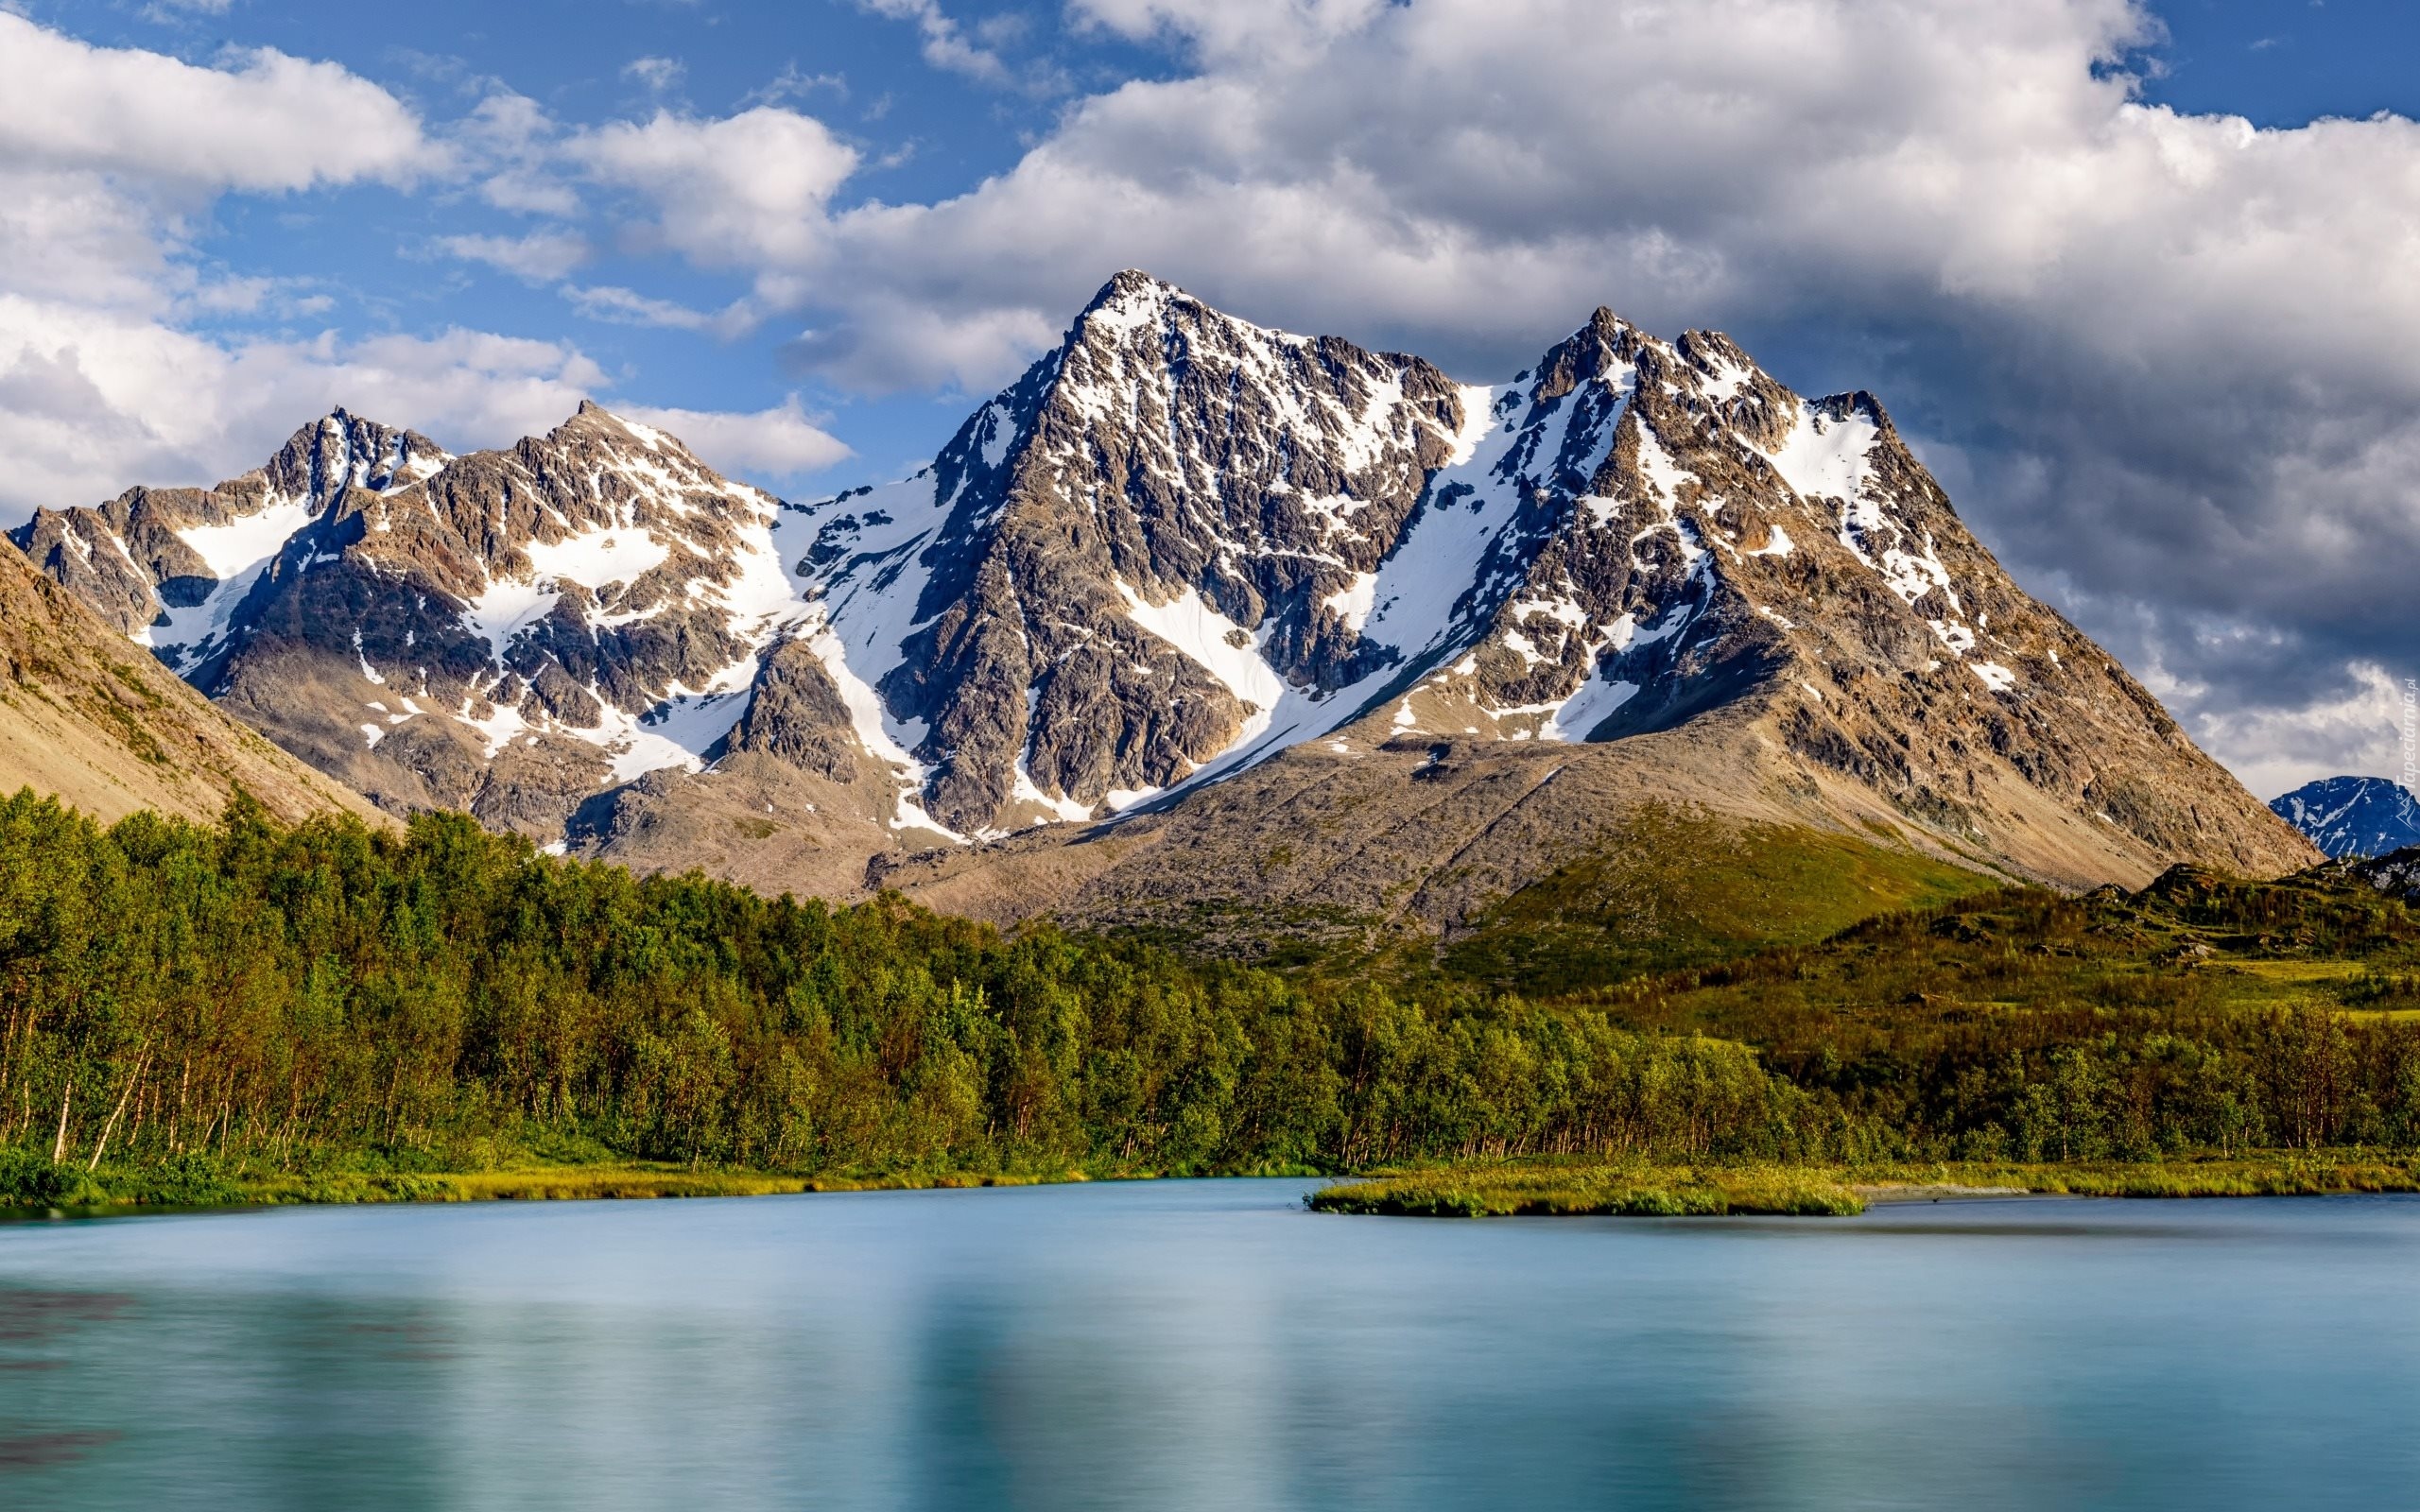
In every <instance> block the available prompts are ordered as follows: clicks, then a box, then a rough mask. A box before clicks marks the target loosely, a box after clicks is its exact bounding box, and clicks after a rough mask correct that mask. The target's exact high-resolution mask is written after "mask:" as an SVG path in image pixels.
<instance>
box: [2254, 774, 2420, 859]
mask: <svg viewBox="0 0 2420 1512" xmlns="http://www.w3.org/2000/svg"><path fill="white" fill-rule="evenodd" d="M2269 807H2270V808H2272V809H2273V810H2275V811H2276V813H2277V815H2278V816H2279V817H2281V818H2283V819H2284V820H2285V821H2286V822H2287V823H2289V824H2290V825H2292V826H2293V827H2294V828H2295V829H2297V830H2300V831H2302V832H2303V833H2305V834H2307V835H2309V836H2310V838H2311V843H2312V844H2313V845H2316V846H2318V847H2319V848H2320V849H2321V850H2322V851H2326V852H2327V853H2328V854H2329V855H2331V856H2382V855H2387V854H2390V853H2392V852H2394V851H2400V850H2402V849H2403V848H2404V847H2406V846H2414V845H2420V799H2414V798H2413V797H2412V795H2411V790H2410V789H2409V788H2406V787H2404V786H2403V785H2402V784H2401V783H2399V782H2388V781H2387V780H2386V779H2385V778H2383V777H2324V778H2322V779H2320V780H2319V781H2318V782H2306V783H2304V784H2303V785H2302V786H2300V787H2298V788H2295V789H2294V790H2293V791H2292V792H2290V793H2289V794H2287V795H2286V796H2285V797H2283V798H2281V799H2277V800H2276V801H2274V802H2273V803H2271V804H2270V805H2269Z"/></svg>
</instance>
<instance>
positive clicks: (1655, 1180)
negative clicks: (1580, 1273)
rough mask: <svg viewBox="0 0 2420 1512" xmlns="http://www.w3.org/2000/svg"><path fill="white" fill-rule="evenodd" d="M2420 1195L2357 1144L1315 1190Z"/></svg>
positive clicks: (1666, 1195) (1839, 1204)
mask: <svg viewBox="0 0 2420 1512" xmlns="http://www.w3.org/2000/svg"><path fill="white" fill-rule="evenodd" d="M2347 1192H2420V1161H2415V1160H2411V1159H2409V1158H2405V1159H2389V1158H2384V1157H2379V1156H2376V1155H2372V1154H2368V1153H2365V1152H2360V1151H2347V1152H2320V1153H2314V1154H2310V1155H2295V1156H2274V1157H2262V1158H2257V1159H2244V1158H2237V1159H2216V1160H2158V1161H2108V1162H2076V1163H2066V1164H2048V1165H2012V1164H2006V1163H2001V1162H1977V1161H1953V1162H1948V1163H1933V1164H1921V1165H1913V1164H1886V1165H1857V1166H1852V1165H1818V1166H1786V1165H1679V1164H1666V1163H1657V1162H1649V1161H1636V1162H1621V1163H1611V1164H1598V1163H1574V1162H1564V1161H1536V1162H1530V1161H1515V1162H1507V1163H1504V1164H1500V1165H1478V1166H1474V1165H1462V1166H1447V1167H1441V1168H1434V1169H1424V1170H1410V1171H1399V1172H1387V1173H1381V1174H1378V1175H1375V1176H1373V1177H1368V1178H1366V1179H1363V1180H1357V1181H1351V1182H1345V1183H1340V1184H1338V1185H1335V1186H1331V1187H1327V1188H1324V1189H1322V1190H1321V1191H1319V1192H1316V1193H1314V1194H1311V1195H1310V1197H1309V1198H1308V1199H1307V1201H1308V1203H1309V1205H1310V1207H1311V1208H1312V1209H1314V1210H1315V1211H1322V1212H1353V1213H1378V1214H1386V1215H1390V1216H1399V1217H1423V1218H1482V1217H1505V1216H1567V1215H1590V1214H1593V1215H1600V1216H1616V1217H1708V1216H1720V1215H1724V1214H1750V1213H1767V1214H1785V1215H1790V1216H1831V1217H1843V1216H1848V1215H1851V1214H1854V1213H1858V1212H1862V1211H1865V1208H1866V1205H1867V1204H1868V1203H1871V1202H1889V1201H1909V1200H1919V1201H1920V1200H1924V1199H1927V1198H1933V1197H1947V1196H1961V1195H1972V1196H1981V1195H2015V1194H2048V1195H2067V1196H2094V1197H2250V1196H2316V1195H2323V1194H2332V1193H2347Z"/></svg>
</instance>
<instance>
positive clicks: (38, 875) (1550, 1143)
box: [0, 793, 2420, 1204]
mask: <svg viewBox="0 0 2420 1512" xmlns="http://www.w3.org/2000/svg"><path fill="white" fill-rule="evenodd" d="M2163 889H2166V890H2165V891H2163ZM2238 959H2240V961H2242V962H2243V963H2246V964H2244V965H2232V964H2229V963H2230V962H2233V961H2237V960H2238ZM2415 960H2420V925H2415V921H2414V920H2413V919H2411V917H2410V914H2409V911H2408V910H2407V909H2406V908H2405V906H2404V905H2403V904H2402V903H2400V902H2394V901H2392V900H2388V899H2383V898H2380V897H2379V896H2378V895H2377V894H2375V893H2373V892H2371V891H2370V890H2369V889H2368V888H2366V887H2365V886H2363V885H2360V884H2359V883H2358V882H2353V881H2344V880H2342V879H2339V880H2335V881H2329V880H2326V879H2315V880H2314V879H2306V880H2303V881H2298V882H2294V883H2290V884H2277V885H2250V884H2234V883H2229V882H2227V881H2225V880H2224V879H2213V878H2206V877H2198V876H2195V875H2192V874H2187V873H2182V872H2180V873H2177V874H2173V875H2172V876H2171V878H2169V879H2164V880H2163V882H2162V884H2160V885H2155V886H2154V887H2153V888H2152V889H2148V890H2146V891H2145V892H2144V893H2141V894H2137V895H2135V896H2134V897H2131V898H2129V897H2127V896H2125V895H2122V894H2118V893H2116V892H2115V891H2114V890H2104V891H2103V892H2102V893H2100V894H2095V895H2092V896H2091V897H2088V898H2085V899H2081V900H2068V899H2061V898H2058V897H2055V896H2053V895H2051V894H2048V893H2043V892H2038V891H2028V890H2018V891H2011V892H2005V893H1994V894H1987V895H1982V896H1979V897H1975V898H1969V899H1965V900H1962V901H1961V902H1955V903H1951V904H1946V905H1944V906H1941V907H1937V908H1932V909H1927V910H1917V911H1913V912H1908V913H1902V914H1894V915H1891V916H1887V917H1885V918H1883V919H1876V920H1872V921H1869V922H1867V923H1864V924H1860V925H1858V926H1855V927H1853V928H1851V929H1849V930H1847V931H1845V932H1844V933H1842V934H1841V935H1840V936H1835V937H1834V938H1833V939H1832V940H1830V941H1827V942H1825V943H1824V944H1821V945H1816V946H1803V947H1791V948H1787V949H1776V950H1771V951H1765V952H1761V953H1756V954H1750V955H1747V956H1745V957H1743V958H1741V959H1739V960H1737V961H1733V962H1728V963H1724V964H1722V965H1720V966H1716V967H1712V968H1707V967H1698V968H1695V969H1692V970H1688V971H1663V972H1647V973H1643V974H1641V975H1638V976H1636V977H1634V978H1632V979H1629V980H1626V981H1624V982H1621V983H1619V984H1616V985H1615V986H1612V987H1606V988H1597V989H1593V990H1591V991H1588V992H1585V993H1582V994H1577V995H1573V996H1570V997H1566V998H1563V999H1559V1000H1554V1001H1545V1002H1530V1001H1524V1000H1522V999H1519V998H1515V997H1513V996H1509V995H1506V994H1504V993H1502V992H1500V991H1497V990H1495V988H1490V987H1487V986H1484V985H1481V984H1478V983H1476V982H1472V981H1467V980H1463V979H1460V978H1456V977H1454V976H1452V975H1450V974H1448V973H1445V972H1443V971H1426V972H1421V973H1395V974H1393V975H1392V976H1390V975H1388V974H1386V973H1373V972H1366V971H1321V970H1316V969H1296V970H1291V971H1274V970H1269V969H1264V968H1255V967H1252V966H1247V965H1240V964H1236V963H1232V962H1219V961H1208V960H1200V959H1190V958H1187V957H1185V956H1183V955H1180V954H1175V953H1173V952H1171V951H1169V950H1167V949H1165V948H1161V947H1157V946H1152V945H1149V944H1145V943H1140V942H1137V941H1134V940H1131V939H1121V938H1117V937H1104V936H1082V935H1077V934H1071V933H1067V932H1064V931H1062V930H1060V929H1058V928H1055V927H1052V926H1048V925H1035V926H1029V927H1026V928H1023V929H1020V930H1018V931H1015V932H1013V933H1005V934H1004V933H1002V932H1000V931H997V930H994V929H992V928H990V927H987V926H982V925H977V924H974V923H969V922H966V921H963V920H958V919H947V918H942V917H940V916H937V915H934V914H931V913H929V912H926V911H925V910H923V909H920V908H918V907H916V906H914V905H912V904H910V903H908V902H905V901H903V900H900V899H898V898H896V897H884V898H881V899H877V900H875V901H873V902H865V903H861V904H856V905H854V906H848V907H832V906H827V905H826V904H824V903H821V902H815V901H806V902H799V901H795V900H792V899H788V898H782V899H772V900H769V899H766V898H763V897H761V896H759V895H757V894H754V893H752V892H750V891H747V890H745V889H742V888H739V887H735V886H732V885H726V884H722V883H717V882H713V881H709V880H707V879H705V878H703V877H700V876H697V875H690V876H683V877H651V878H640V877H634V876H633V875H631V873H629V872H628V871H625V870H623V869H621V868H616V867H613V866H609V865H601V864H590V863H582V862H579V861H573V860H563V859H558V858H553V857H548V856H545V855H543V854H540V853H538V852H536V851H534V850H533V849H532V848H531V847H530V846H529V845H528V844H527V843H526V842H524V841H520V840H516V839H511V838H506V837H499V836H496V835H493V834H490V833H485V832H483V831H482V830H480V829H479V828H478V826H477V825H476V824H475V823H474V822H473V821H472V820H470V819H469V818H467V817H464V816H455V815H431V816H422V817H420V818H418V819H415V820H414V821H413V822H412V823H411V824H410V825H409V826H408V828H407V829H406V830H404V831H403V832H401V833H383V832H377V831H372V830H371V829H370V828H368V827H366V826H364V825H362V824H360V823H359V822H357V821H354V820H350V819H323V820H317V821H313V822H311V823H308V824H304V825H302V826H301V827H298V828H290V829H289V828H285V827H281V826H279V825H277V824H275V823H273V822H271V821H270V820H269V819H268V817H267V816H266V815H265V814H264V813H263V812H262V811H261V810H260V809H259V808H257V807H256V806H254V805H251V804H249V803H247V802H243V801H241V800H239V801H238V802H237V803H236V804H235V805H233V806H232V807H231V808H230V809H229V811H228V812H227V814H226V816H225V817H224V818H223V820H222V821H221V822H220V823H218V824H216V825H206V826H205V825H196V824H190V823H185V822H182V821H177V820H172V819H166V818H162V817H159V816H154V815H147V814H138V815H136V816H131V817H130V818H127V819H125V820H122V821H120V822H119V823H117V824H116V825H114V826H111V827H106V828H105V827H102V826H99V825H97V824H95V823H94V822H92V821H91V820H89V819H87V818H85V817H83V816H78V815H77V814H75V813H72V812H70V811H67V810H64V809H62V808H61V807H60V806H59V805H58V804H57V803H56V802H54V801H52V800H49V799H42V798H38V797H35V796H34V795H32V794H30V793H20V794H18V795H17V796H16V797H14V798H13V799H7V800H5V801H0V1200H8V1201H13V1202H17V1203H20V1204H29V1203H49V1204H66V1203H81V1202H99V1201H106V1200H112V1199H113V1200H122V1201H148V1202H162V1203H178V1202H207V1201H218V1200H228V1199H229V1198H230V1197H231V1196H233V1195H234V1194H237V1193H239V1192H241V1191H243V1190H245V1189H246V1188H245V1183H248V1182H257V1181H260V1180H262V1179H264V1178H267V1177H272V1176H274V1177H279V1178H281V1179H283V1180H284V1181H285V1183H286V1186H285V1189H284V1190H286V1191H288V1192H290V1193H294V1194H302V1195H337V1196H341V1195H354V1196H360V1195H372V1196H374V1195H411V1194H415V1192H416V1191H417V1190H418V1189H416V1188H415V1186H414V1184H413V1182H414V1179H415V1177H418V1176H419V1175H422V1174H425V1173H435V1172H447V1171H465V1170H481V1169H493V1168H501V1167H526V1166H533V1165H535V1166H562V1167H565V1168H569V1167H577V1166H580V1165H583V1164H589V1165H594V1164H597V1163H602V1162H611V1161H615V1160H625V1161H649V1162H664V1163H666V1164H670V1165H677V1166H681V1167H684V1168H695V1169H699V1170H735V1171H754V1172H782V1173H793V1174H802V1175H816V1174H828V1175H832V1176H834V1177H861V1178H877V1177H918V1178H925V1179H932V1178H940V1177H964V1176H995V1177H1002V1178H1018V1177H1044V1178H1047V1177H1060V1176H1073V1175H1090V1176H1115V1175H1169V1174H1225V1173H1245V1172H1255V1171H1264V1172H1277V1171H1283V1172H1300V1171H1321V1172H1345V1171H1366V1170H1371V1169H1375V1168H1383V1167H1390V1166H1405V1165H1414V1164H1418V1163H1421V1162H1435V1161H1450V1160H1505V1159H1508V1158H1518V1157H1563V1158H1573V1159H1578V1158H1587V1159H1593V1160H1686V1161H1696V1162H1709V1161H1711V1162H1722V1161H1733V1162H1749V1161H1767V1162H1808V1161H1824V1162H1834V1163H1840V1162H1848V1163H1856V1162H1861V1161H1891V1160H2143V1161H2150V1160H2171V1159H2177V1158H2180V1157H2187V1156H2190V1155H2193V1154H2195V1153H2196V1152H2202V1153H2210V1152H2216V1153H2220V1154H2234V1153H2238V1152H2242V1151H2247V1150H2259V1149H2277V1148H2291V1149H2321V1148H2333V1147H2342V1146H2360V1147H2367V1148H2375V1149H2381V1150H2411V1149H2412V1148H2414V1147H2415V1146H2420V1024H2415V1023H2414V1022H2411V1018H2410V1017H2409V1014H2410V1011H2411V1009H2412V1008H2414V1007H2420V1004H2413V1003H2411V992H2412V986H2411V983H2412V974H2413V971H2414V962H2415ZM2311 962H2323V963H2325V965H2324V966H2322V967H2318V968H2313V967H2311V966H2310V964H2309V963H2311ZM2272 966H2276V967H2279V968H2280V971H2269V970H2268V969H2269V968H2270V967H2272ZM2255 968H2257V969H2255ZM2229 973H2234V974H2229ZM2281 973H2282V974H2281ZM2314 993H2316V994H2318V995H2319V996H2318V998H2316V999H2315V998H2314Z"/></svg>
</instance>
